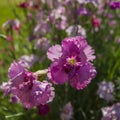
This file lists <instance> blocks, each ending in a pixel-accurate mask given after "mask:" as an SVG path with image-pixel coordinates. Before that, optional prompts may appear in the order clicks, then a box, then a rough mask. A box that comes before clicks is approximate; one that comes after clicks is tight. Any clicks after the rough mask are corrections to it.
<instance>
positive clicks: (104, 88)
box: [97, 81, 115, 101]
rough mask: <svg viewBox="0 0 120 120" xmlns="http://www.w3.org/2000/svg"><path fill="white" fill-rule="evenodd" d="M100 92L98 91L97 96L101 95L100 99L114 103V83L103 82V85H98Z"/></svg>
mask: <svg viewBox="0 0 120 120" xmlns="http://www.w3.org/2000/svg"><path fill="white" fill-rule="evenodd" d="M98 86H99V87H98V90H97V94H98V95H99V97H100V98H102V99H104V100H106V101H113V100H114V96H113V94H112V93H113V92H114V87H115V86H114V84H113V83H112V82H106V81H103V82H101V83H99V84H98Z"/></svg>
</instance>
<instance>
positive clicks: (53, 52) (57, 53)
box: [47, 45, 62, 61]
mask: <svg viewBox="0 0 120 120" xmlns="http://www.w3.org/2000/svg"><path fill="white" fill-rule="evenodd" d="M61 55H62V49H61V46H60V45H55V46H52V47H50V48H49V49H48V52H47V56H48V58H49V59H50V60H51V61H54V60H56V59H59V58H60V57H61Z"/></svg>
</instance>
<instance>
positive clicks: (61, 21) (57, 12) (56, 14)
mask: <svg viewBox="0 0 120 120" xmlns="http://www.w3.org/2000/svg"><path fill="white" fill-rule="evenodd" d="M49 19H50V21H51V22H53V23H54V24H55V26H56V28H58V29H62V30H64V29H65V28H66V27H67V17H66V9H65V7H64V6H58V7H57V9H53V10H52V11H51V14H50V16H49Z"/></svg>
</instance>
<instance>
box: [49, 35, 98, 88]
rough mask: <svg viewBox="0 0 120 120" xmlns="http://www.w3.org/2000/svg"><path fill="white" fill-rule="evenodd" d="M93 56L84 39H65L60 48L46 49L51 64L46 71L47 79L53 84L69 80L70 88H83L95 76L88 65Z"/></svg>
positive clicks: (80, 37)
mask: <svg viewBox="0 0 120 120" xmlns="http://www.w3.org/2000/svg"><path fill="white" fill-rule="evenodd" d="M54 51H56V52H54ZM93 54H94V50H93V49H92V48H91V46H89V45H88V44H87V41H86V40H85V39H84V37H82V36H77V37H70V38H65V39H64V40H63V41H62V46H60V45H55V46H53V47H51V48H49V49H48V52H47V56H48V58H49V59H50V60H51V61H52V62H53V63H52V64H51V65H50V67H49V71H48V77H49V79H50V80H51V81H52V82H53V83H55V84H64V83H65V82H67V81H68V80H69V81H70V84H71V86H72V87H74V88H76V89H78V90H79V89H83V88H85V87H86V86H87V84H89V83H90V81H91V80H92V79H93V78H94V77H95V75H96V70H95V68H94V66H93V65H92V63H90V61H93V60H94V59H95V56H94V55H93Z"/></svg>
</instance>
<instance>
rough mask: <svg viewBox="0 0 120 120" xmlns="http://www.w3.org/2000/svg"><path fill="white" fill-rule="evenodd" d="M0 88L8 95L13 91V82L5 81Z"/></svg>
mask: <svg viewBox="0 0 120 120" xmlns="http://www.w3.org/2000/svg"><path fill="white" fill-rule="evenodd" d="M0 89H1V90H2V91H3V92H4V96H8V95H9V94H10V93H11V82H3V83H2V85H0Z"/></svg>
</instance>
